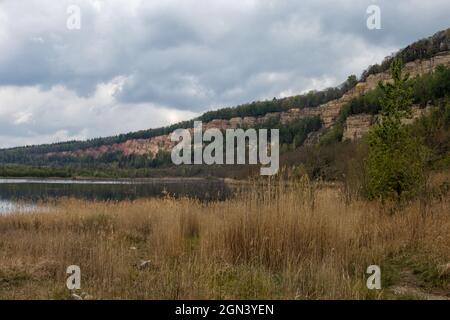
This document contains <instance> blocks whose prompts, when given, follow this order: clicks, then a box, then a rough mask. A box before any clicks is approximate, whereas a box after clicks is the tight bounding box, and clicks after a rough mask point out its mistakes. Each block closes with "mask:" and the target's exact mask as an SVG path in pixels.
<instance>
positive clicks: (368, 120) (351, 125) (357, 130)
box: [342, 105, 433, 140]
mask: <svg viewBox="0 0 450 320" xmlns="http://www.w3.org/2000/svg"><path fill="white" fill-rule="evenodd" d="M432 109H433V107H432V106H428V107H426V108H420V107H419V106H417V105H415V106H412V110H411V112H412V116H411V118H409V119H403V120H402V122H403V123H405V124H411V123H413V122H414V121H415V120H416V119H418V118H420V117H422V116H425V115H427V114H429V112H430V111H431V110H432ZM375 122H376V116H373V115H370V114H365V113H363V114H357V115H351V116H349V117H348V118H347V120H346V121H345V125H344V135H343V137H342V139H343V140H356V139H360V138H362V136H363V135H365V134H366V133H367V132H369V129H370V127H371V126H372V125H373V124H374V123H375Z"/></svg>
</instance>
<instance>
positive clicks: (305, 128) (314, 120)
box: [254, 116, 322, 153]
mask: <svg viewBox="0 0 450 320" xmlns="http://www.w3.org/2000/svg"><path fill="white" fill-rule="evenodd" d="M321 127H322V120H321V119H320V117H319V116H314V117H307V118H303V119H298V120H295V121H292V122H289V123H284V124H283V123H281V121H280V119H277V118H274V119H271V120H269V121H267V122H265V123H264V124H260V125H257V126H255V127H254V128H255V129H256V130H258V129H268V130H270V129H278V130H280V131H279V132H280V145H281V148H282V150H284V151H289V150H293V149H296V148H298V147H300V146H301V145H302V144H303V142H305V140H306V138H307V137H308V135H309V134H310V133H311V132H314V131H317V130H319V129H320V128H321ZM282 153H283V152H282Z"/></svg>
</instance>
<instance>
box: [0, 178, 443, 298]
mask: <svg viewBox="0 0 450 320" xmlns="http://www.w3.org/2000/svg"><path fill="white" fill-rule="evenodd" d="M251 189H252V190H253V192H250V193H243V194H241V195H239V196H238V197H237V199H234V200H228V201H225V202H214V203H209V204H205V203H201V202H198V201H194V200H189V199H181V200H174V199H171V198H165V199H148V200H139V201H134V202H119V203H116V202H109V203H105V202H97V203H96V202H84V201H79V200H73V199H67V200H62V201H59V202H57V203H56V204H54V205H52V207H51V209H52V210H51V212H49V213H40V214H29V213H28V214H20V213H17V214H13V215H8V216H2V217H0V298H3V299H5V298H8V299H30V298H33V299H49V298H50V299H65V298H68V297H70V292H69V290H68V289H66V287H65V282H66V277H67V275H66V274H65V270H66V268H67V266H69V265H73V264H75V265H79V266H80V267H81V272H82V291H84V292H88V293H89V294H90V295H92V296H93V297H94V298H95V299H107V298H113V299H115V298H118V299H210V298H213V299H233V298H236V299H252V298H258V299H266V298H271V299H367V298H369V299H372V298H398V296H395V295H393V294H392V293H391V292H390V290H389V289H388V287H389V286H390V285H393V284H396V283H397V282H398V281H401V276H400V275H401V272H402V271H404V270H410V271H412V272H413V273H414V272H415V275H416V276H417V278H418V279H419V280H420V281H421V285H423V286H424V288H425V290H438V289H439V290H441V291H444V292H445V291H446V290H447V292H448V291H450V290H449V287H448V273H445V272H440V271H439V266H441V265H445V264H446V263H448V262H450V232H449V231H450V217H449V212H450V206H449V199H448V197H443V198H441V199H438V200H429V201H428V202H427V203H425V205H424V203H423V201H416V202H412V203H410V204H408V205H407V206H405V207H404V208H402V209H401V210H400V211H398V212H396V213H395V214H390V213H389V210H384V209H383V208H382V207H381V206H380V205H379V204H377V203H367V202H362V201H351V202H348V201H344V199H343V198H344V197H343V196H341V194H342V193H341V191H340V190H339V189H336V188H317V187H315V186H314V185H312V184H310V183H309V181H307V180H306V179H303V180H300V181H299V182H297V183H295V185H291V186H289V187H287V186H282V187H276V186H275V184H272V185H266V186H264V187H261V186H258V187H256V186H255V187H254V188H251ZM261 189H263V190H262V191H261ZM256 190H260V191H256ZM141 260H150V261H151V262H150V263H149V264H147V266H146V268H139V267H138V266H139V263H140V261H141ZM371 264H377V265H380V266H381V268H382V282H383V283H382V284H383V288H384V289H383V290H381V291H377V292H375V291H370V290H367V289H366V288H365V281H366V276H367V275H366V274H365V271H366V268H367V266H369V265H371ZM401 297H403V298H405V296H401ZM406 297H407V296H406Z"/></svg>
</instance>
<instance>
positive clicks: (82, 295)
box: [81, 292, 94, 300]
mask: <svg viewBox="0 0 450 320" xmlns="http://www.w3.org/2000/svg"><path fill="white" fill-rule="evenodd" d="M81 297H82V299H83V300H92V299H94V297H93V296H91V295H90V294H89V293H86V292H83V293H82V294H81Z"/></svg>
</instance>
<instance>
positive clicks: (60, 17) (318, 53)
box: [0, 0, 450, 147]
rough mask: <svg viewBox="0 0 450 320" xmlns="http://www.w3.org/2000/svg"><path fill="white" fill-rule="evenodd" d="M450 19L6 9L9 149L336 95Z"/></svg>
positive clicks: (277, 7) (0, 135) (20, 5)
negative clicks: (244, 106)
mask: <svg viewBox="0 0 450 320" xmlns="http://www.w3.org/2000/svg"><path fill="white" fill-rule="evenodd" d="M373 4H376V5H378V6H379V7H380V9H381V26H382V29H381V30H369V29H368V28H367V26H366V20H367V18H368V14H367V13H366V10H367V7H368V6H369V5H373ZM71 5H76V6H78V7H79V8H80V12H81V28H80V29H69V28H68V27H67V22H68V19H69V22H72V23H73V21H74V20H73V17H74V16H73V15H72V13H73V11H70V12H69V13H68V11H67V10H68V8H69V7H70V6H71ZM449 15H450V1H448V0H428V1H423V0H396V1H392V0H378V1H374V0H332V1H331V0H302V1H298V0H292V1H291V0H142V1H141V0H79V1H77V0H70V1H65V0H58V1H55V0H21V1H17V0H0V147H11V146H18V145H28V144H36V143H47V142H57V141H63V140H68V139H86V138H92V137H98V136H106V135H112V134H118V133H124V132H129V131H135V130H140V129H147V128H152V127H158V126H162V125H167V124H170V123H174V122H177V121H180V120H187V119H190V118H192V117H194V116H196V115H198V114H200V113H202V112H204V111H206V110H211V109H217V108H219V107H223V106H232V105H236V104H239V103H244V102H251V101H253V100H259V99H266V98H273V97H283V96H288V95H292V94H298V93H302V92H305V91H308V90H311V89H323V88H326V87H329V86H335V85H338V84H340V83H341V82H343V81H344V80H345V79H346V77H347V76H348V75H349V74H357V75H360V74H361V72H362V71H363V70H364V69H365V68H366V67H367V66H368V65H370V64H374V63H377V62H380V61H381V60H382V59H383V57H384V56H386V55H388V54H390V53H392V52H394V51H396V50H397V49H399V48H401V47H404V46H405V45H407V44H409V43H411V42H413V41H415V40H417V39H419V38H423V37H426V36H429V35H432V34H433V33H435V32H436V31H439V30H442V29H445V28H448V27H450V23H449V19H448V17H449ZM69 24H70V23H69ZM72 25H73V24H72Z"/></svg>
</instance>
